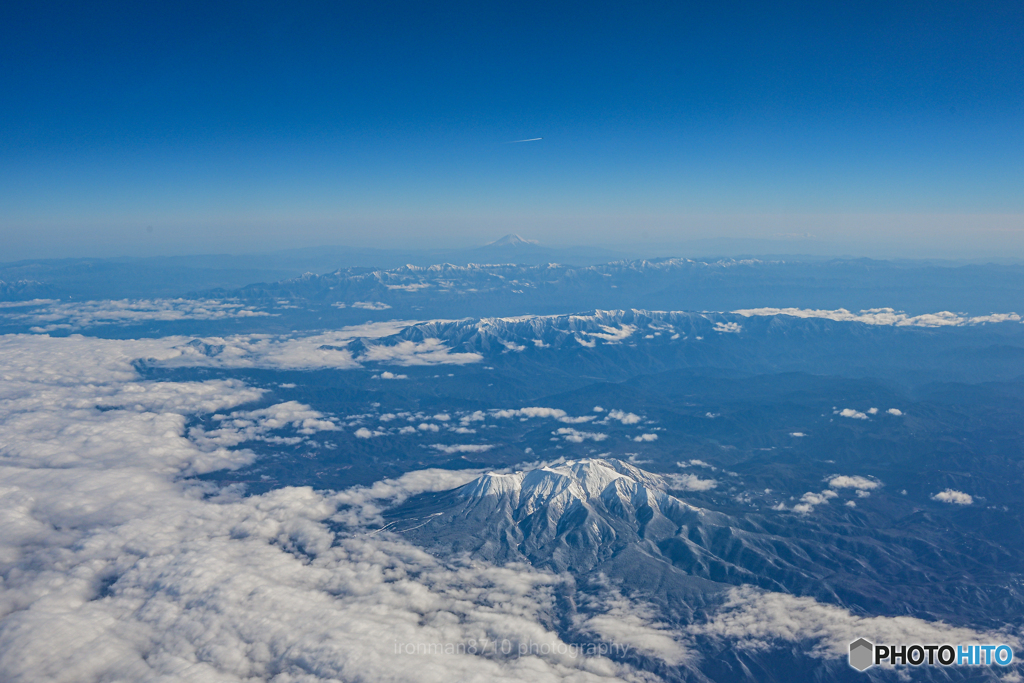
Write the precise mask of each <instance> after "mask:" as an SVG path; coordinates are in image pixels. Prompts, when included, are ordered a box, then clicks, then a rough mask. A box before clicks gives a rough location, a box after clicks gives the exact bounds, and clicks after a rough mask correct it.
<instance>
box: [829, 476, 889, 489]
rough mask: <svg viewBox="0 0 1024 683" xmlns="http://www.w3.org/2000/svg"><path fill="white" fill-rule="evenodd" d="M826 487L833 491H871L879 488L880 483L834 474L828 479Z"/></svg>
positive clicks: (865, 478) (858, 477)
mask: <svg viewBox="0 0 1024 683" xmlns="http://www.w3.org/2000/svg"><path fill="white" fill-rule="evenodd" d="M828 485H829V486H831V487H832V488H834V489H859V490H861V491H871V490H873V489H877V488H878V487H879V486H881V485H882V482H880V481H876V480H874V479H868V478H867V477H861V476H847V475H844V474H836V475H833V476H831V477H829V478H828Z"/></svg>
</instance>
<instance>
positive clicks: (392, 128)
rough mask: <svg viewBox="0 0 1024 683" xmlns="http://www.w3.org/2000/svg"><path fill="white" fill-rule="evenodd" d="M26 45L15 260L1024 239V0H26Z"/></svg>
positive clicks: (13, 140) (22, 43) (17, 122)
mask: <svg viewBox="0 0 1024 683" xmlns="http://www.w3.org/2000/svg"><path fill="white" fill-rule="evenodd" d="M0 64H2V65H3V68H2V69H0V92H3V93H4V95H3V97H0V237H3V239H4V242H5V243H6V244H7V247H6V251H5V253H2V254H0V257H2V256H7V257H8V258H2V259H0V260H9V259H10V258H18V257H22V256H37V255H74V254H78V253H81V254H83V255H84V254H87V253H88V254H94V253H97V254H98V253H103V254H115V253H188V252H207V251H216V250H223V251H252V250H256V249H262V248H277V247H281V246H302V245H312V244H359V245H364V246H369V245H377V246H398V245H414V246H456V245H460V244H474V243H482V242H485V241H488V240H490V239H493V238H495V237H497V236H499V235H500V234H501V233H503V232H507V231H510V230H516V231H519V232H522V233H523V234H524V235H526V236H528V237H534V238H538V239H541V240H542V241H545V242H548V243H555V244H557V243H562V244H566V243H581V242H599V243H607V244H614V243H622V242H628V241H631V240H635V239H638V236H640V235H642V236H643V239H649V240H652V241H655V242H671V241H685V240H690V239H695V238H703V237H737V238H741V237H761V238H771V237H772V236H773V235H776V234H778V233H790V232H798V233H805V232H806V233H811V234H814V235H816V236H817V237H816V239H822V240H826V241H828V240H831V241H833V242H835V243H836V244H839V243H842V244H844V245H846V246H845V247H844V248H846V249H847V250H850V249H852V250H853V251H857V250H858V249H860V251H862V252H864V253H869V252H871V251H872V249H875V248H877V247H878V246H879V245H880V244H887V245H889V246H890V247H892V249H893V250H895V252H896V253H898V254H899V255H905V256H914V255H918V254H920V255H932V254H931V253H930V252H928V249H929V248H936V245H939V246H941V247H942V248H943V249H946V250H947V251H951V252H957V251H963V250H964V249H967V248H970V249H974V250H975V251H977V252H978V253H991V254H992V255H1016V256H1020V257H1024V220H1022V216H1024V133H1022V131H1024V3H1020V2H966V1H964V2H904V3H891V2H886V3H881V2H879V3H875V2H855V3H854V2H848V3H821V2H806V3H766V2H765V3H750V2H702V3H693V2H680V3H667V2H665V3H601V2H588V3H564V2H563V3H527V2H519V3H504V4H499V3H481V2H473V3H468V2H466V3H463V2H445V3H425V2H398V3H387V2H378V3H358V4H357V3H326V2H324V3H297V4H288V5H286V4H285V3H278V4H271V3H260V2H246V3H209V2H205V3H193V2H177V3H137V2H135V3H119V4H112V3H75V4H61V3H46V2H32V3H30V2H22V3H5V4H4V5H3V7H2V8H0ZM533 137H543V138H544V139H543V140H542V141H540V142H532V143H521V144H506V143H507V142H508V141H511V140H517V139H521V138H533ZM147 226H152V229H151V230H147V229H146V227H147ZM857 245H861V246H859V247H858V246H857Z"/></svg>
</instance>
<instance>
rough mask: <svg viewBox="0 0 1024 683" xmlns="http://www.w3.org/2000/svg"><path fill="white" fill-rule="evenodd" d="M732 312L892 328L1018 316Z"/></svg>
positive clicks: (889, 311)
mask: <svg viewBox="0 0 1024 683" xmlns="http://www.w3.org/2000/svg"><path fill="white" fill-rule="evenodd" d="M733 313H736V314H737V315H742V316H745V317H748V318H749V317H753V316H772V315H789V316H793V317H795V318H825V319H826V320H837V321H843V322H858V323H865V324H867V325H893V326H896V327H958V326H963V325H982V324H985V323H1002V322H1019V321H1020V319H1021V318H1020V316H1019V315H1017V314H1016V313H993V314H991V315H982V316H975V317H968V316H964V315H958V314H956V313H950V312H949V311H942V312H940V313H927V314H924V315H916V316H909V315H907V314H906V313H904V312H902V311H896V310H894V309H892V308H869V309H866V310H863V311H860V312H859V313H851V312H850V311H848V310H846V309H845V308H839V309H836V310H834V311H830V310H815V309H802V308H750V309H745V310H741V311H733Z"/></svg>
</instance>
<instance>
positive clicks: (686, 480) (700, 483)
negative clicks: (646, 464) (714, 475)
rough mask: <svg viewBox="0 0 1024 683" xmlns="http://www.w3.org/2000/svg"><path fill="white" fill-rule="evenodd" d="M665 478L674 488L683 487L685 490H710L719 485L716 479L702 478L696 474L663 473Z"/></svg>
mask: <svg viewBox="0 0 1024 683" xmlns="http://www.w3.org/2000/svg"><path fill="white" fill-rule="evenodd" d="M661 476H662V477H664V478H665V481H667V482H668V483H669V484H671V486H672V488H674V489H681V490H683V491H708V490H710V489H713V488H715V487H716V486H718V481H716V480H715V479H701V478H700V477H698V476H697V475H695V474H663V475H661Z"/></svg>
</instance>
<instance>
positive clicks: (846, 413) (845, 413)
mask: <svg viewBox="0 0 1024 683" xmlns="http://www.w3.org/2000/svg"><path fill="white" fill-rule="evenodd" d="M835 414H836V415H838V416H839V417H848V418H851V419H854V420H867V419H868V416H867V415H865V414H864V413H862V412H860V411H859V410H854V409H853V408H843V409H842V410H837V411H835Z"/></svg>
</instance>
